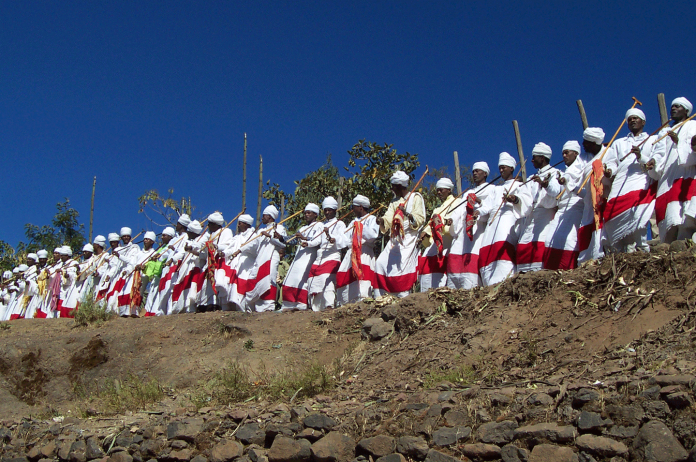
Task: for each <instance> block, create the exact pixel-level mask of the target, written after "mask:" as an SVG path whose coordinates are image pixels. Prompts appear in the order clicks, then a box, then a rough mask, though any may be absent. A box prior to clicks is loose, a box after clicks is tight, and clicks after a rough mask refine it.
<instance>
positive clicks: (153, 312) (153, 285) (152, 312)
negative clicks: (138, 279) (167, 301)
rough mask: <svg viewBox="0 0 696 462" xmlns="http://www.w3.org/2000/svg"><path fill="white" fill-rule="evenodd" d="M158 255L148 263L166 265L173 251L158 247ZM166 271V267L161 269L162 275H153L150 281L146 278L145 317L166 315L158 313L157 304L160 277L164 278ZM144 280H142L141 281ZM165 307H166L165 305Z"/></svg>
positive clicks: (158, 306) (158, 305)
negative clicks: (154, 262) (153, 262)
mask: <svg viewBox="0 0 696 462" xmlns="http://www.w3.org/2000/svg"><path fill="white" fill-rule="evenodd" d="M156 253H157V254H158V256H157V257H155V258H153V259H152V260H150V261H157V262H161V263H166V262H167V261H168V260H169V259H170V258H172V257H173V256H174V253H175V250H174V249H170V248H169V246H167V247H165V248H162V247H160V248H159V249H157V252H156ZM167 270H168V268H167V267H166V266H163V267H162V274H160V275H155V276H154V277H152V279H150V278H148V281H147V286H148V289H147V298H146V299H145V316H146V317H147V316H162V315H164V314H166V313H165V312H163V311H160V304H159V303H157V301H158V299H159V286H160V281H161V280H162V277H163V276H164V274H165V272H166V271H167ZM144 280H145V278H143V281H144ZM165 306H166V305H165Z"/></svg>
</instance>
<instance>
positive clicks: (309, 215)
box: [304, 210, 317, 224]
mask: <svg viewBox="0 0 696 462" xmlns="http://www.w3.org/2000/svg"><path fill="white" fill-rule="evenodd" d="M316 219H317V214H316V213H314V212H310V211H309V210H305V212H304V220H305V223H307V224H310V223H313V222H314V220H316Z"/></svg>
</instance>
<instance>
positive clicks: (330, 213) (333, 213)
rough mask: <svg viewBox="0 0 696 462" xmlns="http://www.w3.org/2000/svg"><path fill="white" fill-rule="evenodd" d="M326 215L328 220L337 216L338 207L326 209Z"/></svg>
mask: <svg viewBox="0 0 696 462" xmlns="http://www.w3.org/2000/svg"><path fill="white" fill-rule="evenodd" d="M324 216H325V217H326V219H327V220H333V219H334V218H336V209H324Z"/></svg>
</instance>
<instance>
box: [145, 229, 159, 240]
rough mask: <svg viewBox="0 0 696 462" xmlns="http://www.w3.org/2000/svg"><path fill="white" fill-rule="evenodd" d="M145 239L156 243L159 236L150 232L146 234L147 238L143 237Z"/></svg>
mask: <svg viewBox="0 0 696 462" xmlns="http://www.w3.org/2000/svg"><path fill="white" fill-rule="evenodd" d="M143 239H150V240H151V241H156V240H157V235H156V234H155V233H154V232H152V231H148V232H146V233H145V236H143Z"/></svg>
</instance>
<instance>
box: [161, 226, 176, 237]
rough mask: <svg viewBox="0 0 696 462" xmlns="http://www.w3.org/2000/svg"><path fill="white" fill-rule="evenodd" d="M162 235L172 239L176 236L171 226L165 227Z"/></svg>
mask: <svg viewBox="0 0 696 462" xmlns="http://www.w3.org/2000/svg"><path fill="white" fill-rule="evenodd" d="M162 234H166V235H167V236H171V237H174V236H175V235H176V231H174V228H172V227H171V226H167V227H166V228H164V229H163V230H162Z"/></svg>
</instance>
